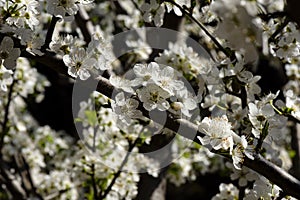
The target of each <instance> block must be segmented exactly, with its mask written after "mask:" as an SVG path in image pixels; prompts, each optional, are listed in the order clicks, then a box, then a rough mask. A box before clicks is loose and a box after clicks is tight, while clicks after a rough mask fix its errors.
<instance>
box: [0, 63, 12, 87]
mask: <svg viewBox="0 0 300 200" xmlns="http://www.w3.org/2000/svg"><path fill="white" fill-rule="evenodd" d="M12 74H13V72H12V70H8V69H6V68H5V67H4V66H3V65H0V88H1V90H2V91H4V92H7V86H9V85H10V84H12V82H13V76H12Z"/></svg>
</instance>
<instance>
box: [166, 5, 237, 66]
mask: <svg viewBox="0 0 300 200" xmlns="http://www.w3.org/2000/svg"><path fill="white" fill-rule="evenodd" d="M165 2H169V3H171V4H173V5H175V6H177V7H178V8H179V9H180V10H181V12H183V13H184V14H186V15H187V16H188V17H189V18H190V19H191V20H192V21H194V22H195V23H196V24H197V25H198V26H199V27H200V28H201V29H202V30H203V31H204V32H205V34H206V35H207V36H208V37H209V38H210V39H211V40H212V41H213V42H214V43H215V45H216V46H217V47H218V49H219V50H220V51H222V52H223V53H224V54H225V55H226V56H227V57H228V58H230V60H232V61H234V60H235V59H236V58H235V55H234V54H231V53H230V52H229V51H228V50H227V49H225V48H224V47H223V46H222V45H221V44H220V43H219V41H218V40H217V39H216V38H215V37H214V36H213V35H212V34H211V33H210V32H209V31H208V30H207V29H206V28H205V26H204V25H203V24H202V23H201V22H199V21H198V20H197V19H196V18H195V17H194V16H193V14H192V13H190V12H188V11H187V10H186V9H184V8H182V7H181V6H180V5H179V4H178V3H176V2H175V1H171V0H165Z"/></svg>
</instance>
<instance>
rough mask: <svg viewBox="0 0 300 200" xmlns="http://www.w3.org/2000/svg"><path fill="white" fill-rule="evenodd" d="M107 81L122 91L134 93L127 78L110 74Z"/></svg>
mask: <svg viewBox="0 0 300 200" xmlns="http://www.w3.org/2000/svg"><path fill="white" fill-rule="evenodd" d="M109 82H110V83H111V84H112V85H113V86H115V87H116V88H119V89H122V90H123V91H124V92H127V93H134V91H133V89H132V88H131V85H132V84H131V82H130V81H129V80H127V79H124V78H122V77H120V76H116V75H111V76H110V77H109Z"/></svg>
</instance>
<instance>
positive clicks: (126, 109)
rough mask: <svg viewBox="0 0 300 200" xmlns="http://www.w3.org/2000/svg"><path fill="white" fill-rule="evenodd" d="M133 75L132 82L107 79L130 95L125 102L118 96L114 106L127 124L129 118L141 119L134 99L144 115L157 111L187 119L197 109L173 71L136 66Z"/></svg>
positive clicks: (115, 78) (195, 102)
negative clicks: (143, 111)
mask: <svg viewBox="0 0 300 200" xmlns="http://www.w3.org/2000/svg"><path fill="white" fill-rule="evenodd" d="M133 72H134V75H135V77H134V79H132V80H128V79H121V78H119V77H116V76H111V78H110V82H111V83H112V84H113V85H114V86H115V87H117V88H119V89H121V90H123V91H124V92H127V93H131V96H132V97H129V99H126V98H127V97H126V96H125V95H124V93H119V94H117V96H116V102H115V103H114V105H113V108H114V110H116V111H117V114H119V115H120V116H122V115H123V117H122V118H123V119H124V120H125V121H127V122H129V119H130V118H139V117H140V116H141V111H135V110H136V109H137V108H138V106H139V103H138V101H137V100H136V99H134V98H135V96H136V97H137V98H138V100H140V101H141V102H142V104H143V107H144V108H145V109H146V110H147V111H152V110H154V109H157V110H159V111H170V112H172V113H174V114H175V115H179V116H184V117H190V116H191V114H192V111H193V110H195V109H196V108H197V99H196V97H195V95H193V94H192V93H190V92H189V91H188V89H187V87H186V86H185V84H184V82H183V81H182V80H180V76H181V75H180V74H178V73H177V71H175V70H174V68H172V67H170V66H165V65H162V64H157V63H156V62H151V63H150V64H136V65H135V66H134V67H133ZM134 95H135V96H134ZM120 111H121V112H120ZM124 117H127V118H124Z"/></svg>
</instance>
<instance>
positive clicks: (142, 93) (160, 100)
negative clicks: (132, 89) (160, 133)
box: [137, 83, 170, 111]
mask: <svg viewBox="0 0 300 200" xmlns="http://www.w3.org/2000/svg"><path fill="white" fill-rule="evenodd" d="M137 94H138V97H139V99H140V100H141V101H142V102H143V106H144V108H145V109H146V110H148V111H151V110H153V109H156V108H157V109H158V110H160V111H164V110H167V109H169V108H170V104H169V102H168V101H167V98H169V97H170V94H169V93H168V92H167V91H166V90H164V89H162V88H161V87H159V86H158V85H156V84H153V83H150V84H148V85H146V87H143V88H141V89H138V90H137Z"/></svg>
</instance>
